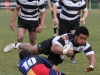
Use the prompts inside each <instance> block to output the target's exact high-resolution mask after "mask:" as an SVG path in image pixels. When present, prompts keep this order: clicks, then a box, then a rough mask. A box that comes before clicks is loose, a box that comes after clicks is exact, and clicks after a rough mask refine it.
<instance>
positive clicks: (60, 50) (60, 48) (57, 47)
mask: <svg viewBox="0 0 100 75" xmlns="http://www.w3.org/2000/svg"><path fill="white" fill-rule="evenodd" d="M65 36H66V35H64V37H65ZM66 38H67V37H66ZM66 38H63V37H62V36H61V37H60V36H58V37H55V38H54V39H53V41H52V47H51V51H52V52H53V53H55V54H61V55H63V54H66V55H67V56H69V57H70V56H72V55H73V53H74V52H73V49H72V50H70V49H71V48H70V47H67V44H66V45H65V40H66V42H68V39H66ZM68 48H69V49H68Z"/></svg>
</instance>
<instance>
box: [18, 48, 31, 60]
mask: <svg viewBox="0 0 100 75" xmlns="http://www.w3.org/2000/svg"><path fill="white" fill-rule="evenodd" d="M29 56H31V53H30V52H29V51H28V50H25V49H23V50H22V51H21V52H20V53H19V57H20V59H21V60H22V59H24V58H25V57H29Z"/></svg>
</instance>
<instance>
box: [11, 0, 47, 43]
mask: <svg viewBox="0 0 100 75" xmlns="http://www.w3.org/2000/svg"><path fill="white" fill-rule="evenodd" d="M16 3H17V5H16V7H15V9H14V12H13V15H12V19H11V24H10V29H11V30H12V31H14V29H15V19H16V18H17V16H18V25H17V42H23V38H24V35H25V33H26V30H28V32H29V41H30V44H31V45H34V44H35V40H36V38H37V33H41V32H42V30H43V26H44V22H45V7H44V1H42V0H39V1H36V0H26V1H24V0H16ZM38 10H39V12H38ZM38 13H40V15H41V23H40V24H39V23H38V16H39V15H38Z"/></svg>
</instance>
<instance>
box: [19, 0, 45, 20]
mask: <svg viewBox="0 0 100 75" xmlns="http://www.w3.org/2000/svg"><path fill="white" fill-rule="evenodd" d="M17 7H20V8H21V10H20V13H19V16H20V17H21V18H23V19H25V20H35V21H36V20H38V12H39V11H40V12H43V11H45V6H44V0H31V1H29V0H17Z"/></svg>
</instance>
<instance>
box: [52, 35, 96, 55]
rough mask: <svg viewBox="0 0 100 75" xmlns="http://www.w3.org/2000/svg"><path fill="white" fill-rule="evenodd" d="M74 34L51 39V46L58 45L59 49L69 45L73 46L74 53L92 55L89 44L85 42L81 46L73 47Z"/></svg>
mask: <svg viewBox="0 0 100 75" xmlns="http://www.w3.org/2000/svg"><path fill="white" fill-rule="evenodd" d="M73 39H74V34H71V33H69V34H63V35H62V36H57V37H55V38H54V39H53V41H52V44H58V45H59V46H60V47H63V46H64V45H66V44H68V43H70V44H72V46H73V49H74V51H75V52H83V51H84V52H85V54H86V55H89V54H94V51H93V50H92V48H91V46H90V44H89V43H88V42H87V41H86V43H85V44H84V45H83V46H79V45H75V44H74V42H73Z"/></svg>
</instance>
